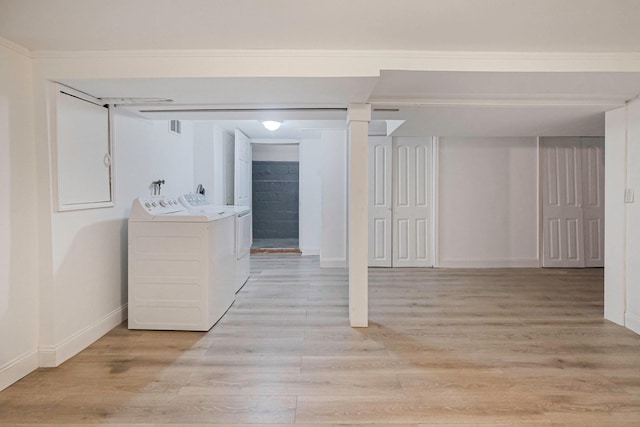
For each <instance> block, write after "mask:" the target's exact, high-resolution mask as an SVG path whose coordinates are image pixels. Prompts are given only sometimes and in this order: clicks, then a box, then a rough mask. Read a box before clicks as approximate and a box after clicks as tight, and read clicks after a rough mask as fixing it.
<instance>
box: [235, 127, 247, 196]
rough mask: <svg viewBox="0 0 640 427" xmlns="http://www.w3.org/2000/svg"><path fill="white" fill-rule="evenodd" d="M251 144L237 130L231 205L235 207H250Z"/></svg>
mask: <svg viewBox="0 0 640 427" xmlns="http://www.w3.org/2000/svg"><path fill="white" fill-rule="evenodd" d="M251 158H252V156H251V142H250V141H249V138H248V137H247V136H246V135H245V134H244V133H242V132H241V131H239V130H236V132H235V162H234V165H235V169H234V181H233V182H234V185H233V194H234V198H233V204H234V205H236V206H251V187H252V185H251V184H252V183H251V179H252V164H251Z"/></svg>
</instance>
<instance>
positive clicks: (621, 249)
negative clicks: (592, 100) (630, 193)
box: [604, 106, 628, 326]
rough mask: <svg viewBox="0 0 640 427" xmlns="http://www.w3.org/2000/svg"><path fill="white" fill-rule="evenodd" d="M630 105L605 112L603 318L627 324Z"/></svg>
mask: <svg viewBox="0 0 640 427" xmlns="http://www.w3.org/2000/svg"><path fill="white" fill-rule="evenodd" d="M627 126H628V124H627V107H626V106H625V107H620V108H617V109H615V110H611V111H607V112H606V114H605V141H606V142H605V144H604V149H605V156H604V161H605V165H604V170H605V177H604V182H605V190H604V255H605V256H604V317H605V319H607V320H610V321H612V322H614V323H617V324H618V325H623V326H624V324H625V313H626V305H627V299H626V287H627V277H626V273H627V263H626V259H627V252H626V251H627V205H626V204H625V200H624V195H625V188H626V186H627V168H626V166H627Z"/></svg>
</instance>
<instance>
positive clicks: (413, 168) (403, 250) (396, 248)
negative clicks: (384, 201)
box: [392, 138, 433, 267]
mask: <svg viewBox="0 0 640 427" xmlns="http://www.w3.org/2000/svg"><path fill="white" fill-rule="evenodd" d="M393 159H394V160H393V170H394V182H393V190H394V191H393V229H392V239H393V246H392V247H393V249H392V254H393V256H392V257H393V262H392V264H393V266H394V267H432V266H433V261H432V259H431V254H430V217H431V205H430V201H431V194H432V183H431V167H432V166H431V165H432V159H431V140H430V139H424V138H396V139H395V141H394V143H393Z"/></svg>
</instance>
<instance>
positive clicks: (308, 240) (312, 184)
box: [254, 139, 322, 255]
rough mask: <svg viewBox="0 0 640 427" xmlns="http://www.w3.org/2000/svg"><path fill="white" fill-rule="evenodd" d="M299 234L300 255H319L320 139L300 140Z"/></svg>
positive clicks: (320, 221) (320, 220)
mask: <svg viewBox="0 0 640 427" xmlns="http://www.w3.org/2000/svg"><path fill="white" fill-rule="evenodd" d="M254 160H255V159H254ZM299 236H300V250H301V251H302V255H320V245H321V241H322V143H321V141H320V140H312V139H308V140H302V141H300V233H299Z"/></svg>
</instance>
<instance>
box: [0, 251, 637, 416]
mask: <svg viewBox="0 0 640 427" xmlns="http://www.w3.org/2000/svg"><path fill="white" fill-rule="evenodd" d="M252 269H253V275H252V278H251V279H250V280H249V282H248V283H247V285H246V286H245V287H244V288H243V289H242V290H241V291H240V293H239V294H238V297H237V301H236V303H235V304H234V305H233V307H232V308H231V310H230V311H229V312H228V313H227V315H226V316H225V317H224V318H223V319H222V320H221V321H220V322H219V324H218V325H216V326H215V327H214V328H213V329H212V330H211V331H209V332H208V333H194V332H152V331H129V330H127V329H126V327H125V326H120V327H118V328H116V329H115V330H113V331H112V332H111V333H109V334H108V335H107V336H105V337H104V338H102V339H101V340H99V341H98V342H96V343H95V344H94V345H92V346H91V347H90V348H89V349H87V350H86V351H84V352H82V353H81V354H79V355H78V356H76V357H74V358H73V359H71V360H69V361H68V362H66V363H64V364H63V365H62V366H60V367H59V368H56V369H40V370H38V371H37V372H35V373H33V374H32V375H29V376H28V377H26V378H25V379H23V380H21V381H19V382H18V383H16V384H15V385H13V386H12V387H10V388H8V389H6V390H5V391H3V392H0V424H11V423H58V424H60V425H71V424H86V423H121V424H127V425H129V424H145V423H146V424H150V425H154V424H165V423H166V424H171V423H182V424H189V423H193V424H203V423H212V424H215V423H217V424H224V425H234V424H266V423H270V424H280V425H289V424H296V425H299V424H307V425H312V424H315V425H320V424H322V425H327V424H358V423H361V424H374V423H378V424H394V425H407V426H432V425H448V426H451V425H482V424H484V425H491V426H542V425H558V426H566V425H568V426H616V427H617V426H633V425H636V426H637V425H640V337H639V336H637V335H635V334H633V333H631V332H629V331H627V330H625V329H624V328H622V327H619V326H616V325H614V324H612V323H609V322H607V321H605V320H603V319H602V312H603V278H602V274H603V272H602V270H601V269H586V270H541V269H525V270H521V269H514V270H493V269H491V270H447V269H442V270H433V269H372V270H371V273H370V277H371V279H370V308H371V309H370V320H371V326H370V327H369V328H368V329H352V328H350V327H349V326H348V320H347V276H346V272H345V271H344V270H337V269H320V268H319V266H318V261H317V258H314V257H311V258H309V257H305V258H302V257H300V256H297V255H255V256H252Z"/></svg>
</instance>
